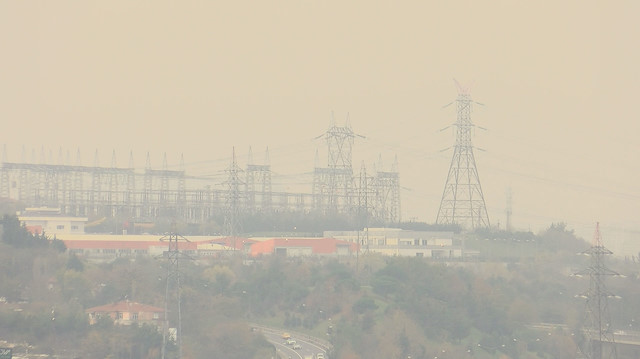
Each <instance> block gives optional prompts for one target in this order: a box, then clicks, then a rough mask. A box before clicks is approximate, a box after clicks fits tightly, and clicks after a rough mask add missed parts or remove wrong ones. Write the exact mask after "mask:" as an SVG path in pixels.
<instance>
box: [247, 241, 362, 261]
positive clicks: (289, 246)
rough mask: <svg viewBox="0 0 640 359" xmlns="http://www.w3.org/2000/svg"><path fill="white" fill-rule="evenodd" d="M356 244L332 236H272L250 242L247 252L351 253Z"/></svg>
mask: <svg viewBox="0 0 640 359" xmlns="http://www.w3.org/2000/svg"><path fill="white" fill-rule="evenodd" d="M357 248H358V247H357V244H356V243H352V242H347V241H343V240H339V239H333V238H273V239H269V240H265V241H261V242H256V243H253V244H251V248H250V249H249V254H250V255H251V256H252V257H259V256H261V255H269V254H276V255H283V256H287V257H292V256H309V255H351V254H354V253H355V252H356V250H357Z"/></svg>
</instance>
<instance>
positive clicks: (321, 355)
mask: <svg viewBox="0 0 640 359" xmlns="http://www.w3.org/2000/svg"><path fill="white" fill-rule="evenodd" d="M316 359H324V353H318V354H316Z"/></svg>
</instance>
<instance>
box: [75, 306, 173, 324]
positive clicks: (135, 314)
mask: <svg viewBox="0 0 640 359" xmlns="http://www.w3.org/2000/svg"><path fill="white" fill-rule="evenodd" d="M85 312H86V313H87V314H89V324H91V325H93V324H95V323H96V321H97V320H98V319H99V318H101V317H106V316H108V317H110V318H111V319H113V321H114V323H115V324H120V325H131V324H138V325H140V324H144V323H146V324H154V325H157V326H161V325H162V321H163V320H164V309H163V308H159V307H154V306H151V305H146V304H140V303H136V302H130V301H128V300H123V301H120V302H116V303H111V304H106V305H101V306H98V307H93V308H89V309H87V310H85Z"/></svg>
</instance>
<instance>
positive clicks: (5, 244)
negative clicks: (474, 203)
mask: <svg viewBox="0 0 640 359" xmlns="http://www.w3.org/2000/svg"><path fill="white" fill-rule="evenodd" d="M4 223H5V224H4V233H3V241H2V243H0V266H1V269H2V271H1V274H0V275H1V276H2V277H1V280H0V297H3V298H4V301H3V302H2V303H0V339H2V340H6V341H8V342H10V343H28V344H29V345H31V346H32V348H31V349H30V352H36V353H45V354H55V355H59V357H60V358H74V357H76V358H97V357H105V358H106V357H109V358H158V357H160V351H161V347H162V335H161V334H160V333H159V332H158V331H157V330H156V329H155V328H153V327H150V326H147V325H145V326H141V327H136V326H128V327H123V326H117V325H114V324H113V322H112V321H111V320H108V319H105V320H101V321H99V322H98V323H97V324H96V325H93V326H89V324H88V318H87V314H85V310H86V309H87V308H90V307H93V306H98V305H103V304H107V303H113V302H116V301H118V300H122V299H125V298H126V299H127V300H131V301H135V302H139V303H145V304H148V305H154V306H159V307H163V306H164V299H165V290H166V286H165V284H166V282H165V279H166V274H167V270H166V266H167V263H166V261H165V260H163V259H158V258H148V257H147V258H144V257H140V258H136V259H135V260H124V259H122V260H116V261H114V262H111V263H101V264H98V263H91V262H86V261H84V260H83V259H82V258H79V257H75V256H70V255H68V254H67V253H65V252H63V248H59V247H56V245H52V242H51V241H50V240H48V239H46V238H34V237H30V235H28V234H25V233H22V232H21V231H20V229H19V228H13V227H12V225H13V224H12V223H13V222H11V220H10V219H6V218H5V222H4ZM502 237H504V238H502ZM507 237H508V238H507ZM18 238H20V239H19V240H18ZM465 245H466V246H467V247H469V248H473V249H475V250H477V251H478V252H479V253H481V256H480V257H479V258H478V260H477V261H473V262H433V261H429V260H425V259H421V258H396V257H381V256H377V255H371V254H362V255H360V256H359V257H357V258H355V257H349V258H320V257H311V258H280V257H273V258H266V259H264V260H262V261H256V262H251V263H248V262H245V261H243V259H242V258H240V257H235V256H230V257H228V258H226V259H223V260H217V261H192V260H186V259H185V260H183V261H181V263H180V268H181V272H180V282H181V288H182V289H181V291H180V303H181V307H180V308H181V311H180V314H181V323H182V338H183V343H182V344H183V345H182V357H183V358H238V359H240V358H243V359H246V358H264V357H269V356H270V355H271V353H272V347H271V345H270V344H269V343H268V342H266V340H265V339H264V338H262V337H261V336H260V335H259V334H258V333H254V332H252V331H250V330H249V329H250V328H249V325H248V323H249V322H258V323H262V324H265V325H269V326H272V327H281V328H287V329H290V330H295V331H298V332H306V333H309V334H311V335H314V336H318V337H323V338H326V339H328V340H330V341H331V342H332V343H333V345H334V349H335V351H334V353H333V356H332V357H334V358H340V359H351V358H407V357H409V356H410V357H411V358H434V357H436V356H437V357H438V358H496V357H500V358H556V357H562V358H569V357H573V356H574V354H575V353H576V351H577V347H576V338H575V334H576V333H577V328H578V327H579V326H580V324H581V322H582V320H583V318H584V301H583V300H581V299H579V298H576V297H575V295H576V294H579V293H582V292H584V291H585V290H586V288H587V287H588V285H589V283H588V280H585V279H584V278H583V279H579V278H575V277H571V276H570V274H571V273H574V272H575V271H577V270H579V269H580V268H582V267H583V266H586V265H587V262H586V258H584V256H576V255H575V254H576V253H577V252H579V250H580V249H586V248H587V246H588V244H586V243H585V242H584V241H581V240H579V239H577V238H575V236H573V233H572V232H571V231H568V230H566V228H564V227H563V226H561V225H555V226H551V227H550V228H549V230H548V231H546V232H544V233H540V234H537V235H533V234H515V235H511V236H503V235H502V234H500V233H470V234H468V236H467V238H465ZM611 265H612V266H613V267H614V268H615V269H616V270H618V271H619V272H621V273H626V274H627V276H626V278H620V279H612V280H611V281H610V285H609V286H610V289H611V291H613V292H616V293H617V294H618V295H620V296H621V299H620V301H621V305H612V306H611V315H612V323H613V325H614V326H616V327H617V328H628V327H629V325H633V323H635V321H634V320H635V319H634V318H639V320H640V304H639V303H637V301H634V300H633V298H637V297H638V295H640V293H638V292H640V286H639V285H638V275H637V273H638V270H639V266H640V265H639V264H638V263H622V262H613V263H611ZM175 302H176V300H175V299H173V297H172V299H171V300H170V304H169V309H170V312H171V313H170V316H169V319H170V321H172V323H176V322H177V315H176V314H177V310H176V308H177V306H175V305H174V304H173V303H175ZM537 323H551V325H550V326H547V327H545V328H553V330H547V331H545V332H541V331H540V330H539V329H532V326H531V325H532V324H537ZM172 325H175V324H172ZM18 350H23V348H20V347H18V348H16V351H18ZM176 356H177V348H176V347H175V346H171V347H170V348H169V350H168V352H167V357H176Z"/></svg>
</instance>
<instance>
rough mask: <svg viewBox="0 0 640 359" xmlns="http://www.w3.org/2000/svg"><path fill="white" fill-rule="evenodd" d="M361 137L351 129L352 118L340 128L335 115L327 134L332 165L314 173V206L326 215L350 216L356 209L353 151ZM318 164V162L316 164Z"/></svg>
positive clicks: (330, 163) (329, 161)
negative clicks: (356, 140)
mask: <svg viewBox="0 0 640 359" xmlns="http://www.w3.org/2000/svg"><path fill="white" fill-rule="evenodd" d="M356 136H358V137H362V136H360V135H357V134H356V133H354V132H353V130H352V129H351V124H350V123H349V116H348V115H347V121H346V124H345V126H342V127H340V126H337V125H336V124H335V119H334V118H333V115H332V117H331V127H330V128H329V129H328V130H327V132H325V133H324V134H322V135H320V136H318V137H316V139H317V138H321V137H324V138H325V140H326V142H327V148H328V156H327V157H328V166H327V168H320V167H319V166H317V164H316V168H315V171H314V184H313V196H314V206H315V207H316V209H317V210H320V211H322V212H324V213H333V214H335V213H347V212H349V211H351V210H352V209H353V205H354V204H353V197H354V191H353V181H354V178H353V167H352V163H351V158H352V156H351V150H352V147H353V142H354V139H355V137H356ZM316 162H317V161H316Z"/></svg>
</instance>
